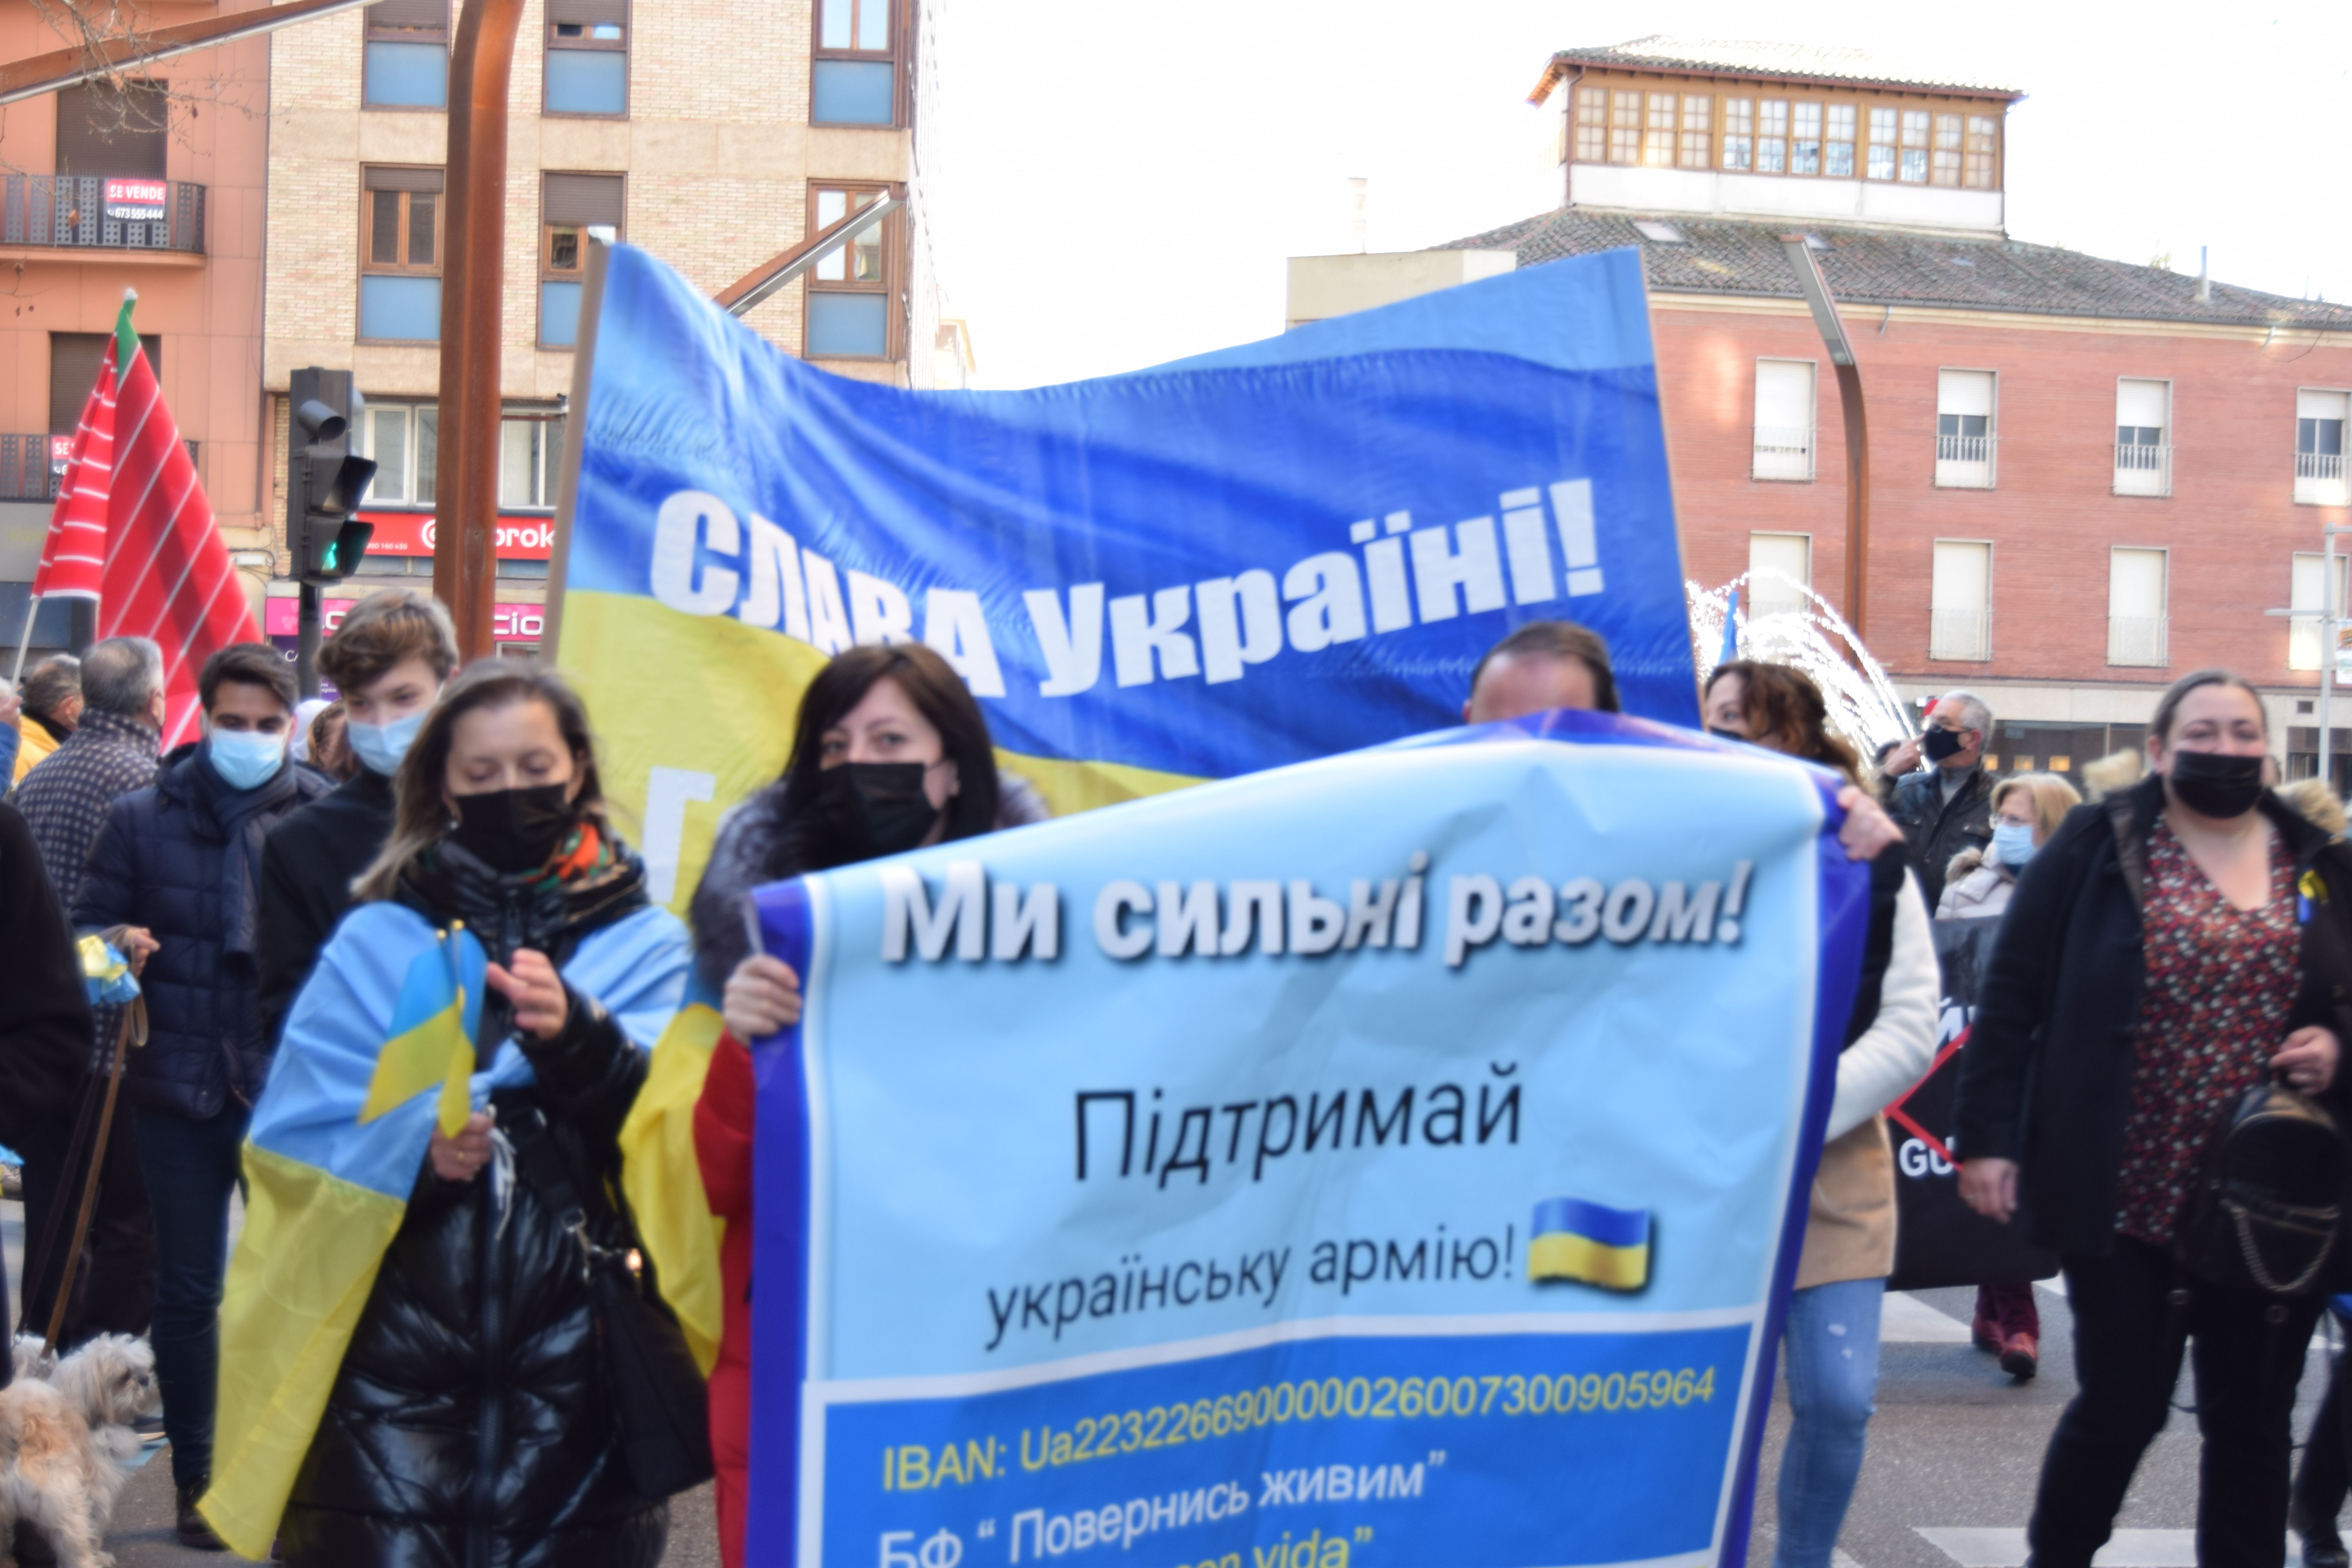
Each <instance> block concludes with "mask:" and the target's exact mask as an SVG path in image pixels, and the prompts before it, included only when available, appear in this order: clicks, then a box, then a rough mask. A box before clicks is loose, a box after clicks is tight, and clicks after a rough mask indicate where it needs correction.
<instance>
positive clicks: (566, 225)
mask: <svg viewBox="0 0 2352 1568" xmlns="http://www.w3.org/2000/svg"><path fill="white" fill-rule="evenodd" d="M541 177H542V179H543V180H544V181H545V184H544V185H542V187H541V193H540V238H539V346H540V347H541V348H543V349H568V348H571V347H572V346H574V345H575V344H576V343H578V342H579V341H580V290H581V288H582V285H583V280H584V279H586V278H587V276H588V233H587V231H588V230H589V229H591V228H609V229H611V230H612V231H613V233H614V237H615V238H618V237H620V233H621V176H620V175H618V174H547V175H543V176H541Z"/></svg>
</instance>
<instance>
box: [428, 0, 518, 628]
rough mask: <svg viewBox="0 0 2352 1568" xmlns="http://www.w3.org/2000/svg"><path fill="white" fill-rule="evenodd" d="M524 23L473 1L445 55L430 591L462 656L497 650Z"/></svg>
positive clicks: (496, 4)
mask: <svg viewBox="0 0 2352 1568" xmlns="http://www.w3.org/2000/svg"><path fill="white" fill-rule="evenodd" d="M521 20H522V0H466V6H465V11H464V14H463V15H462V16H460V17H459V19H458V22H457V47H456V48H455V49H454V50H452V51H451V53H450V57H449V179H448V190H447V195H446V197H445V199H444V209H445V216H444V220H443V222H444V228H443V243H444V245H445V247H446V248H445V249H444V251H443V253H442V265H441V408H440V426H441V427H440V443H441V447H440V459H439V463H438V465H437V467H436V477H435V500H434V511H435V525H434V537H433V592H434V595H435V596H436V597H437V598H439V599H440V601H441V602H442V603H443V604H445V605H448V606H449V613H450V615H451V616H454V617H455V618H456V620H457V651H458V653H459V654H460V655H461V656H462V657H463V658H467V659H473V658H479V657H480V656H481V655H483V654H486V653H490V652H492V651H494V647H493V644H492V640H491V637H492V634H491V621H492V616H493V615H494V613H495V612H494V605H495V601H496V598H497V591H498V570H499V562H498V551H497V548H496V546H497V539H498V514H499V362H500V358H501V354H500V350H501V348H502V346H503V345H502V342H501V338H502V336H503V333H502V327H503V323H504V320H505V311H504V309H503V307H504V304H505V295H506V237H507V223H506V203H507V79H508V77H509V75H510V74H511V71H512V68H513V65H514V47H515V32H516V28H517V26H519V24H520V22H521Z"/></svg>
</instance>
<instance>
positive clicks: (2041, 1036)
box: [1957, 669, 2352, 1568]
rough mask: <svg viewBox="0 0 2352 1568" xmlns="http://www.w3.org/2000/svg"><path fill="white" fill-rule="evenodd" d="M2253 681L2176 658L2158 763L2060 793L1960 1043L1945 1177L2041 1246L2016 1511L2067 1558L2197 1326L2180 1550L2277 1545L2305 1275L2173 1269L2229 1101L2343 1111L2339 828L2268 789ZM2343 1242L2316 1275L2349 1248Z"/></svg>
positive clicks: (2348, 954) (2334, 1285) (2046, 1549)
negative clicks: (2276, 1083)
mask: <svg viewBox="0 0 2352 1568" xmlns="http://www.w3.org/2000/svg"><path fill="white" fill-rule="evenodd" d="M2268 740H2269V737H2268V730H2267V725H2266V722H2265V719H2264V715H2263V707H2262V702H2261V700H2260V698H2259V697H2258V695H2257V694H2256V693H2255V691H2254V689H2253V688H2252V686H2251V685H2249V684H2248V683H2247V682H2246V681H2244V680H2243V679H2241V678H2239V677H2237V676H2235V675H2231V674H2230V673H2228V672H2227V671H2223V670H2218V669H2208V670H2200V671H2198V672H2197V673H2195V674H2193V675H2189V676H2186V677H2184V678H2183V679H2181V680H2180V681H2179V682H2178V683H2177V684H2175V685H2174V686H2173V688H2172V689H2170V690H2169V691H2168V692H2166V693H2165V696H2164V699H2163V700H2162V701H2160V702H2159V703H2158V705H2157V710H2156V714H2155V718H2154V721H2152V722H2151V724H2150V725H2149V729H2148V742H2147V743H2148V756H2149V761H2150V763H2152V765H2153V766H2154V769H2155V772H2154V773H2153V774H2152V775H2151V776H2150V777H2149V778H2147V780H2145V781H2143V782H2142V783H2141V784H2139V785H2138V786H2137V788H2135V789H2133V790H2132V791H2131V792H2129V793H2128V794H2126V795H2113V796H2109V797H2108V798H2107V799H2106V800H2105V801H2103V802H2100V803H2098V804H2097V805H2085V806H2079V807H2077V808H2076V809H2075V810H2074V812H2073V813H2071V814H2070V815H2069V816H2067V818H2066V820H2065V821H2064V822H2063V824H2062V825H2061V826H2059V828H2058V830H2057V831H2056V832H2055V833H2054V834H2053V835H2052V836H2051V838H2050V840H2049V842H2048V843H2046V844H2045V845H2043V846H2042V849H2041V850H2040V851H2039V852H2038V853H2037V854H2036V855H2035V856H2034V857H2033V858H2032V861H2030V862H2029V863H2028V864H2027V866H2026V868H2025V869H2024V871H2023V872H2022V873H2021V875H2020V877H2019V879H2018V884H2017V890H2016V892H2015V894H2014V896H2013V897H2012V898H2011V902H2010V906H2009V912H2008V915H2007V917H2006V919H2005V922H2004V924H2003V926H2002V928H2001V931H2000V936H1999V937H1998V939H1997V940H1996V942H1995V946H1994V949H1993V955H1992V961H1991V963H1990V969H1989V972H1988V974H1987V977H1986V981H1985V986H1984V993H1983V1001H1982V1005H1981V1006H1980V1007H1979V1011H1978V1014H1977V1017H1976V1022H1975V1029H1974V1033H1973V1034H1972V1035H1971V1037H1970V1038H1969V1048H1968V1049H1967V1050H1966V1051H1964V1052H1962V1053H1961V1062H1962V1077H1961V1081H1960V1097H1959V1107H1958V1118H1957V1121H1958V1136H1959V1149H1958V1152H1959V1153H1960V1155H1961V1158H1962V1160H1963V1162H1964V1163H1963V1166H1962V1170H1961V1175H1960V1193H1961V1196H1962V1197H1963V1198H1964V1199H1966V1200H1967V1201H1968V1203H1969V1205H1970V1206H1971V1207H1973V1208H1975V1209H1976V1210H1977V1212H1978V1213H1979V1214H1983V1215H1987V1216H1989V1217H1990V1218H1993V1219H1997V1220H2009V1219H2010V1218H2011V1216H2012V1215H2021V1216H2022V1220H2021V1223H2024V1224H2025V1225H2026V1226H2028V1227H2029V1228H2030V1229H2031V1231H2032V1234H2033V1237H2034V1239H2035V1240H2036V1241H2037V1242H2039V1243H2041V1244H2042V1245H2043V1246H2046V1247H2053V1248H2055V1249H2056V1250H2057V1251H2058V1253H2059V1254H2060V1257H2061V1258H2062V1260H2063V1264H2064V1267H2065V1270H2066V1282H2067V1298H2068V1302H2069V1304H2070V1306H2071V1307H2072V1308H2073V1310H2074V1324H2075V1332H2074V1362H2075V1369H2074V1370H2075V1379H2076V1383H2077V1385H2078V1392H2077V1393H2076V1394H2075V1396H2074V1401H2073V1402H2072V1403H2071V1404H2069V1405H2068V1406H2067V1407H2066V1413H2065V1415H2063V1417H2062V1418H2061V1419H2060V1421H2059V1424H2058V1428H2057V1430H2056V1431H2055V1432H2054V1433H2053V1434H2052V1436H2051V1439H2050V1449H2049V1453H2048V1455H2047V1457H2046V1458H2045V1459H2044V1460H2043V1465H2042V1483H2041V1491H2040V1495H2039V1497H2038V1499H2037V1500H2036V1502H2035V1505H2034V1510H2033V1518H2032V1523H2031V1525H2030V1526H2029V1527H2028V1532H2027V1535H2028V1542H2029V1543H2030V1546H2031V1548H2032V1555H2033V1560H2034V1562H2035V1563H2037V1564H2040V1565H2041V1568H2087V1565H2088V1564H2089V1563H2090V1561H2091V1558H2092V1554H2093V1553H2094V1552H2096V1551H2097V1550H2098V1548H2099V1547H2100V1546H2102V1545H2103V1544H2105V1542H2106V1540H2107V1537H2108V1534H2109V1532H2110V1531H2111V1529H2112V1527H2113V1524H2114V1521H2115V1516H2116V1510H2117V1509H2119V1508H2120V1507H2121V1506H2122V1503H2123V1500H2124V1496H2125V1492H2126V1489H2127V1488H2128V1487H2129V1485H2130V1482H2131V1477H2132V1472H2133V1470H2134V1469H2135V1468H2137V1465H2138V1463H2139V1458H2140V1455H2141V1453H2142V1452H2143V1451H2144V1450H2145V1449H2146V1448H2147V1445H2148V1443H2149V1442H2150V1441H2152V1440H2153V1439H2154V1437H2155V1436H2156V1434H2157V1432H2158V1430H2159V1429H2160V1428H2161V1427H2162V1426H2163V1425H2164V1421H2165V1416H2166V1413H2167V1410H2168V1405H2169V1402H2170V1399H2171V1395H2172V1390H2173V1385H2174V1384H2175V1382H2176V1380H2177V1379H2178V1377H2179V1369H2180V1362H2181V1357H2182V1354H2183V1352H2184V1348H2185V1345H2186V1343H2187V1342H2188V1341H2190V1340H2193V1341H2194V1342H2195V1346H2196V1349H2195V1367H2196V1374H2197V1418H2198V1425H2199V1427H2200V1431H2201V1432H2202V1435H2203V1438H2204V1460H2203V1485H2202V1489H2201V1493H2200V1499H2199V1503H2198V1552H2197V1554H2198V1561H2199V1562H2200V1563H2203V1564H2206V1565H2207V1568H2240V1565H2242V1568H2278V1564H2279V1563H2281V1562H2282V1561H2283V1560H2284V1552H2285V1547H2284V1542H2285V1531H2286V1510H2287V1463H2288V1457H2289V1453H2290V1450H2291V1447H2292V1431H2291V1427H2290V1422H2291V1420H2292V1418H2293V1415H2294V1394H2295V1386H2296V1384H2297V1383H2298V1382H2299V1381H2300V1379H2301V1376H2302V1372H2303V1363H2304V1350H2305V1344H2306V1342H2308V1340H2309V1339H2310V1336H2311V1331H2312V1327H2313V1325H2314V1323H2315V1321H2317V1318H2318V1314H2319V1310H2320V1303H2321V1298H2322V1296H2323V1295H2324V1293H2325V1292H2326V1290H2327V1289H2343V1288H2344V1286H2343V1284H2342V1283H2340V1282H2331V1281H2330V1280H2329V1279H2326V1278H2323V1279H2320V1280H2318V1281H2315V1284H2314V1286H2313V1288H2312V1289H2310V1290H2309V1291H2308V1292H2307V1293H2305V1294H2304V1295H2302V1296H2299V1297H2294V1298H2287V1299H2284V1300H2283V1299H2280V1298H2276V1297H2273V1296H2271V1295H2270V1294H2268V1293H2266V1292H2263V1291H2259V1290H2254V1289H2231V1288H2228V1287H2224V1286H2221V1285H2216V1284H2212V1283H2210V1282H2209V1281H2206V1280H2203V1279H2196V1278H2192V1277H2190V1276H2189V1275H2188V1274H2186V1273H2185V1272H2183V1271H2181V1270H2179V1269H2178V1268H2176V1267H2175V1265H2174V1262H2173V1255H2172V1246H2173V1242H2174V1240H2175V1237H2176V1232H2177V1230H2178V1227H2179V1222H2180V1218H2181V1215H2182V1210H2183V1207H2184V1205H2185V1204H2186V1201H2187V1195H2188V1190H2189V1181H2190V1177H2191V1173H2192V1172H2193V1170H2194V1167H2195V1165H2196V1163H2197V1161H2198V1159H2199V1156H2200V1154H2201V1153H2202V1152H2203V1151H2204V1149H2205V1148H2206V1146H2207V1144H2208V1143H2209V1142H2210V1140H2211V1137H2212V1134H2213V1131H2214V1129H2215V1127H2216V1125H2217V1123H2218V1121H2219V1120H2220V1118H2221V1115H2222V1113H2223V1111H2224V1110H2225V1109H2226V1108H2227V1107H2229V1106H2231V1105H2232V1104H2234V1103H2235V1102H2236V1100H2238V1099H2239V1098H2240V1096H2242V1094H2243V1092H2244V1091H2245V1090H2246V1089H2250V1088H2252V1087H2255V1086H2256V1085H2259V1084H2260V1083H2262V1082H2263V1080H2264V1079H2265V1078H2267V1077H2271V1076H2276V1077H2277V1078H2280V1079H2284V1081H2286V1082H2287V1083H2289V1084H2291V1085H2292V1086H2293V1087H2294V1088H2295V1089H2300V1090H2302V1091H2303V1092H2305V1093H2306V1094H2309V1095H2313V1096H2315V1097H2318V1098H2320V1099H2321V1100H2322V1102H2323V1103H2325V1104H2326V1105H2328V1107H2329V1108H2330V1109H2331V1110H2333V1111H2334V1112H2335V1113H2336V1117H2337V1118H2338V1121H2339V1122H2340V1123H2343V1124H2346V1125H2352V1114H2348V1113H2352V1105H2347V1102H2346V1097H2345V1094H2344V1092H2343V1089H2342V1087H2341V1086H2340V1085H2339V1084H2338V1083H2337V1081H2336V1079H2337V1072H2336V1068H2337V1065H2338V1061H2339V1058H2340V1056H2341V1045H2340V1041H2341V1040H2342V1039H2343V1038H2344V1037H2345V1036H2346V1033H2347V1029H2352V1017H2347V1012H2346V1009H2347V997H2352V853H2347V850H2346V848H2345V847H2343V846H2342V845H2337V844H2332V843H2330V842H2329V841H2328V839H2327V837H2326V835H2325V834H2323V833H2321V832H2320V831H2319V830H2318V829H2316V828H2315V827H2313V826H2311V825H2310V824H2308V823H2307V822H2305V820H2304V819H2303V818H2302V817H2301V816H2299V815H2297V814H2296V813H2295V812H2294V811H2292V810H2290V809H2288V808H2287V807H2286V806H2285V805H2282V804H2281V803H2280V802H2279V801H2278V800H2277V799H2276V798H2275V797H2274V796H2273V795H2271V794H2270V793H2269V792H2268V791H2267V790H2266V789H2264V788H2263V782H2262V778H2263V764H2264V763H2265V761H2266V760H2267V747H2268ZM2347 1256H2352V1253H2348V1252H2347V1249H2346V1248H2343V1247H2339V1248H2338V1249H2337V1251H2336V1258H2335V1262H2334V1265H2333V1272H2334V1273H2335V1274H2336V1275H2338V1276H2341V1275H2343V1274H2345V1273H2346V1272H2347V1268H2346V1263H2347Z"/></svg>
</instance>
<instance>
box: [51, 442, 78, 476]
mask: <svg viewBox="0 0 2352 1568" xmlns="http://www.w3.org/2000/svg"><path fill="white" fill-rule="evenodd" d="M73 444H74V438H73V437H70V436H52V437H49V472H51V473H53V474H60V475H61V474H63V473H64V472H65V471H66V465H67V464H68V463H69V462H71V461H73Z"/></svg>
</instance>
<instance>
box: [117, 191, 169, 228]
mask: <svg viewBox="0 0 2352 1568" xmlns="http://www.w3.org/2000/svg"><path fill="white" fill-rule="evenodd" d="M169 189H170V187H169V186H168V185H167V184H165V183H164V182H163V181H162V180H109V181H107V182H106V216H108V217H110V218H115V219H118V220H120V221H121V222H123V223H156V222H159V221H161V220H162V218H163V204H164V202H165V200H166V199H167V197H168V193H169Z"/></svg>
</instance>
